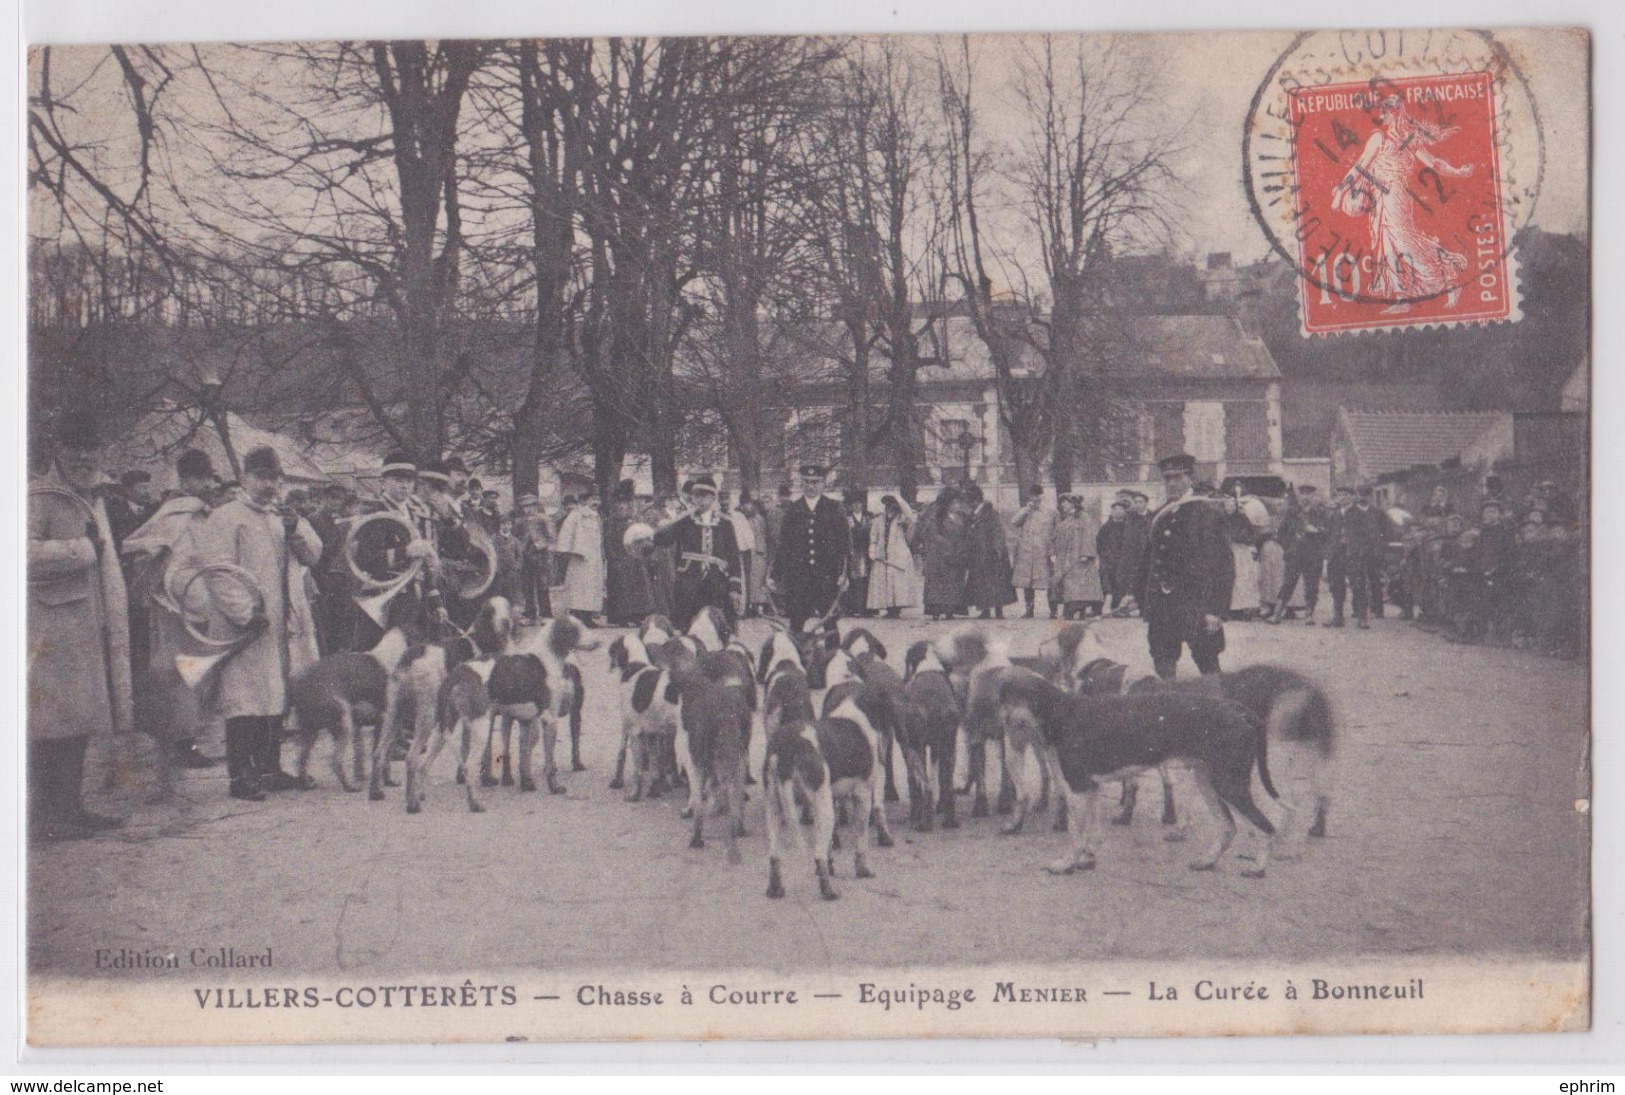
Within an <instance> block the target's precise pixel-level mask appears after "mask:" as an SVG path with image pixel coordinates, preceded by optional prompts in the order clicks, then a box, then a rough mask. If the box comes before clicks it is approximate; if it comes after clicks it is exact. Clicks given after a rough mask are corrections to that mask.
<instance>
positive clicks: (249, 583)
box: [164, 563, 265, 688]
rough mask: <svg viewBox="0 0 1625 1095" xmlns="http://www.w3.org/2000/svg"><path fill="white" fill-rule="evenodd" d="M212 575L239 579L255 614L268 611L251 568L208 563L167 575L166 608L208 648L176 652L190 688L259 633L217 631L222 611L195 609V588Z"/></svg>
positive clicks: (178, 671)
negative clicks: (246, 591) (199, 651)
mask: <svg viewBox="0 0 1625 1095" xmlns="http://www.w3.org/2000/svg"><path fill="white" fill-rule="evenodd" d="M182 575H185V578H186V580H185V581H184V582H181V581H178V580H177V579H178V578H180V577H181V576H182ZM210 575H226V576H229V577H232V578H235V579H237V581H239V582H241V583H242V585H243V586H244V587H245V588H246V589H247V590H248V592H249V594H250V595H251V596H252V597H253V598H254V604H255V608H254V613H255V614H263V613H264V612H265V591H264V590H262V589H261V588H260V585H259V582H258V581H256V580H255V578H254V575H253V574H252V573H251V572H250V571H247V570H244V569H243V568H242V567H240V566H236V565H235V564H232V563H209V564H206V565H204V566H198V567H184V568H175V569H172V570H171V571H170V572H169V574H168V575H166V576H165V578H164V595H165V596H166V597H167V598H168V604H167V605H165V607H166V608H171V609H172V611H174V612H175V614H176V615H177V616H179V617H180V621H181V624H182V626H184V627H185V628H186V633H187V634H188V635H189V636H191V638H192V639H193V640H194V641H195V642H197V643H198V645H200V646H202V647H205V648H207V649H208V650H209V653H207V654H176V655H175V671H176V672H177V673H179V674H180V676H181V680H183V681H185V682H186V684H187V686H188V687H191V688H196V687H197V686H198V684H199V683H201V682H202V680H203V678H205V677H207V676H208V675H209V672H210V670H212V669H214V668H215V667H216V666H218V665H220V664H221V663H222V662H224V661H226V659H228V658H230V657H232V656H233V655H235V654H237V653H239V652H240V651H242V649H243V648H244V647H246V646H248V644H249V643H251V642H253V641H254V640H255V639H256V638H257V637H258V636H259V632H257V631H242V632H239V633H237V634H234V635H222V634H218V633H216V632H215V631H214V627H215V626H216V624H217V622H218V621H219V620H220V619H221V616H220V614H219V613H210V612H209V611H207V610H206V609H204V608H201V607H200V608H198V609H194V608H193V604H194V602H193V597H192V590H193V588H194V587H195V586H196V585H197V583H198V581H199V580H200V579H203V578H207V577H209V576H210ZM177 586H178V590H177ZM204 588H205V589H207V588H208V587H207V586H205V587H204ZM209 597H210V600H211V603H212V598H213V594H212V593H210V594H209Z"/></svg>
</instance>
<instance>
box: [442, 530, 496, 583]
mask: <svg viewBox="0 0 1625 1095" xmlns="http://www.w3.org/2000/svg"><path fill="white" fill-rule="evenodd" d="M462 529H463V532H464V534H465V535H467V537H468V555H467V556H463V557H452V556H451V555H449V554H446V553H442V555H441V557H440V572H441V574H442V575H444V577H445V580H446V585H447V587H448V588H449V589H450V590H451V592H452V594H453V595H455V596H456V597H457V598H458V599H459V600H463V601H477V600H479V599H480V598H481V597H484V596H485V594H486V591H487V590H489V589H490V588H491V585H492V583H494V582H495V581H496V580H497V546H496V544H495V543H493V542H492V540H491V534H490V533H488V532H486V531H485V526H484V525H481V524H480V523H479V522H478V521H470V520H464V521H463V523H462Z"/></svg>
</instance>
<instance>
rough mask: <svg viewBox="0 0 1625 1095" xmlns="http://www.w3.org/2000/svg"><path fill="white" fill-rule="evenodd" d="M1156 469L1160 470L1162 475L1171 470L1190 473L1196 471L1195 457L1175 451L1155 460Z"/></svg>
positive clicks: (1169, 472) (1171, 471) (1170, 472)
mask: <svg viewBox="0 0 1625 1095" xmlns="http://www.w3.org/2000/svg"><path fill="white" fill-rule="evenodd" d="M1157 470H1158V471H1160V472H1162V474H1164V475H1169V474H1172V473H1173V472H1184V473H1185V474H1186V475H1190V474H1192V473H1194V472H1195V471H1196V457H1194V456H1192V455H1190V454H1189V453H1184V452H1179V453H1175V454H1174V455H1172V456H1164V457H1163V458H1162V459H1161V460H1158V461H1157Z"/></svg>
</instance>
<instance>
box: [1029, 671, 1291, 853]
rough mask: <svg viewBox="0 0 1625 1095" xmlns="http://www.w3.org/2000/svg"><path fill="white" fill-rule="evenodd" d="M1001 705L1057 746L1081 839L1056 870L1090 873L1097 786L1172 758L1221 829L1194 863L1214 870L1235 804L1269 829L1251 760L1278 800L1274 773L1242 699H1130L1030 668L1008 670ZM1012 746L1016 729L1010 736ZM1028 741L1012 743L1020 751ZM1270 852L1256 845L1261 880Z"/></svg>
mask: <svg viewBox="0 0 1625 1095" xmlns="http://www.w3.org/2000/svg"><path fill="white" fill-rule="evenodd" d="M999 704H1000V706H1001V707H1003V708H1004V712H1005V719H1006V720H1007V722H1009V723H1010V724H1012V725H1019V724H1027V725H1030V726H1031V727H1032V728H1033V732H1034V734H1036V735H1037V736H1039V737H1042V738H1043V739H1044V740H1045V741H1046V742H1047V743H1048V744H1049V746H1050V747H1051V748H1052V749H1053V750H1054V752H1055V757H1056V762H1057V764H1058V767H1059V769H1060V774H1061V779H1062V783H1063V786H1064V787H1065V789H1066V794H1067V801H1068V812H1069V813H1070V814H1071V815H1072V817H1073V829H1074V830H1075V832H1076V835H1077V843H1076V845H1075V847H1074V848H1073V850H1072V851H1071V853H1069V854H1068V855H1067V856H1064V857H1062V858H1061V859H1059V860H1056V861H1055V862H1053V863H1051V864H1049V866H1048V867H1047V868H1046V869H1047V870H1049V871H1050V872H1051V873H1053V874H1070V873H1071V872H1073V871H1075V870H1089V869H1091V868H1093V867H1094V865H1095V851H1096V848H1097V847H1098V845H1099V842H1100V835H1101V828H1102V826H1101V818H1100V802H1099V798H1100V794H1099V792H1100V783H1101V781H1109V782H1119V781H1121V780H1123V779H1125V778H1127V777H1128V776H1130V775H1132V774H1134V773H1136V772H1140V771H1144V770H1146V769H1148V768H1152V767H1155V766H1156V765H1159V764H1164V763H1167V762H1170V761H1178V762H1182V763H1184V764H1187V765H1189V767H1190V770H1191V773H1192V777H1193V782H1194V783H1195V785H1196V788H1197V791H1198V793H1199V794H1200V795H1201V798H1202V801H1203V802H1204V803H1205V804H1206V805H1207V807H1208V810H1209V811H1210V812H1211V813H1212V815H1213V818H1214V821H1215V822H1216V823H1217V825H1218V827H1219V831H1218V834H1217V839H1216V840H1215V841H1214V843H1213V845H1212V846H1211V848H1210V849H1209V850H1208V852H1207V854H1205V855H1204V856H1202V857H1201V858H1200V859H1198V860H1197V861H1195V862H1194V863H1192V864H1191V865H1190V866H1191V869H1192V870H1199V871H1200V870H1212V869H1213V868H1214V867H1215V866H1216V865H1217V863H1218V861H1219V859H1220V857H1221V856H1223V855H1224V853H1225V851H1226V850H1227V849H1228V848H1229V846H1230V842H1231V840H1232V839H1233V838H1234V837H1235V832H1236V824H1235V820H1234V818H1233V817H1232V816H1231V812H1230V811H1231V809H1232V808H1234V809H1235V810H1236V811H1237V812H1239V813H1240V814H1241V815H1242V816H1243V817H1245V818H1246V819H1247V820H1248V821H1249V822H1250V823H1251V824H1252V826H1253V828H1254V829H1255V830H1257V831H1258V832H1259V833H1261V834H1263V835H1265V836H1270V835H1273V834H1274V832H1275V828H1274V826H1273V825H1272V824H1271V823H1270V820H1269V818H1267V817H1266V816H1264V814H1263V813H1262V812H1261V811H1260V810H1259V809H1258V806H1257V804H1256V803H1255V802H1254V801H1253V797H1252V776H1253V770H1254V766H1255V765H1256V767H1257V770H1258V775H1259V779H1260V781H1261V782H1262V783H1263V786H1264V790H1265V791H1267V792H1268V793H1269V794H1270V796H1271V797H1272V798H1273V797H1277V796H1276V791H1275V787H1274V784H1273V783H1272V781H1271V779H1270V771H1269V762H1268V756H1267V754H1266V752H1265V751H1263V750H1262V749H1261V746H1262V745H1263V743H1264V741H1265V738H1264V735H1263V734H1262V733H1261V732H1260V730H1259V727H1258V726H1257V725H1256V723H1255V722H1254V720H1253V717H1252V715H1251V714H1250V713H1249V712H1248V711H1247V709H1246V708H1244V707H1242V706H1241V705H1240V704H1238V703H1234V702H1232V701H1230V700H1227V699H1225V698H1224V697H1223V696H1221V695H1216V694H1212V693H1205V692H1195V691H1183V690H1167V691H1163V692H1148V693H1144V694H1141V695H1127V696H1076V695H1073V694H1071V693H1069V692H1065V691H1062V690H1061V689H1060V688H1058V687H1056V686H1055V685H1053V684H1051V683H1050V682H1048V681H1046V680H1043V679H1042V678H1040V677H1037V676H1036V675H1033V676H1027V677H1013V678H1010V679H1007V680H1005V681H1003V682H1002V683H1001V684H1000V686H999ZM1011 741H1012V742H1013V743H1017V742H1021V741H1022V736H1021V735H1015V734H1013V735H1012V737H1011ZM1024 749H1025V745H1024V744H1017V745H1016V751H1017V754H1018V757H1019V756H1020V754H1021V753H1022V752H1023V751H1024ZM1268 859H1269V847H1268V844H1267V843H1261V844H1260V850H1259V851H1258V852H1257V853H1256V855H1255V863H1254V865H1253V866H1252V867H1249V868H1244V869H1243V870H1242V872H1241V873H1242V874H1243V875H1245V876H1247V877H1252V878H1261V877H1263V875H1264V870H1265V867H1266V865H1267V863H1268Z"/></svg>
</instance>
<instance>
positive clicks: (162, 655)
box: [123, 449, 215, 768]
mask: <svg viewBox="0 0 1625 1095" xmlns="http://www.w3.org/2000/svg"><path fill="white" fill-rule="evenodd" d="M175 477H176V480H177V482H178V483H179V485H180V490H179V491H178V492H177V493H176V495H175V496H174V497H173V498H169V499H167V500H165V502H164V504H163V505H161V506H159V507H158V512H156V513H154V514H153V515H152V516H151V517H150V518H149V519H148V520H147V522H146V523H145V524H144V525H142V526H141V527H140V528H138V529H136V530H134V531H133V532H131V533H130V535H128V536H126V537H125V538H124V548H123V554H124V556H125V559H126V560H127V561H128V563H129V565H130V568H131V573H132V574H135V575H138V576H139V577H138V579H137V581H136V583H135V584H134V585H132V586H131V589H130V596H131V598H132V599H134V598H135V597H137V596H140V597H144V598H145V599H146V600H147V602H148V604H149V605H150V606H151V607H150V609H149V611H148V613H147V626H148V628H149V642H150V650H151V652H152V656H151V658H150V659H149V661H148V666H147V673H148V674H149V675H156V674H164V675H168V674H172V673H178V671H177V670H176V668H175V656H176V655H177V654H187V653H195V651H194V650H193V649H192V647H193V645H194V644H192V643H190V642H189V641H188V640H187V638H186V629H185V626H184V625H183V624H182V622H181V619H180V617H179V616H177V615H176V614H175V613H174V612H172V611H170V610H169V609H168V608H166V607H164V605H165V604H166V603H167V602H168V600H169V598H170V597H172V596H174V595H175V594H176V593H177V592H178V591H172V584H171V581H170V579H171V577H173V576H175V575H176V574H177V573H179V572H181V571H183V570H184V569H185V568H188V567H195V566H196V565H197V558H198V536H199V535H200V534H201V533H202V531H203V526H204V524H205V523H206V522H207V521H208V519H209V514H210V512H211V509H210V506H209V504H208V502H206V501H205V500H204V499H205V498H206V497H207V496H208V495H209V494H210V493H211V491H212V490H213V487H214V481H215V477H214V466H213V464H212V463H211V462H210V460H209V455H208V454H207V453H205V452H203V451H202V450H201V449H187V450H186V451H185V452H184V453H182V454H181V457H180V459H179V460H178V461H176V463H175ZM159 598H162V600H159ZM134 618H135V614H134V613H131V619H132V620H133V619H134ZM150 679H151V678H150V676H149V680H150ZM183 687H184V685H183ZM210 691H212V689H211V690H210ZM173 694H174V695H180V694H182V693H181V692H180V691H176V692H174V693H173ZM193 710H194V711H195V710H196V707H195V704H194V706H193ZM191 713H192V712H188V714H189V715H190V714H191ZM171 714H175V713H174V712H171ZM180 721H181V720H179V719H176V720H175V723H174V724H172V725H171V726H170V727H169V729H173V730H175V731H176V737H175V738H173V739H172V740H170V741H165V742H161V743H160V745H161V747H163V748H166V749H168V750H169V751H170V755H171V757H172V759H173V760H174V761H175V763H177V764H181V765H184V766H186V767H188V768H212V767H213V766H214V763H215V762H214V761H213V760H211V759H210V758H208V757H206V756H204V755H203V754H202V753H201V752H199V751H198V747H197V740H196V734H195V732H194V733H191V734H188V733H186V732H185V731H184V730H183V729H181V727H180V725H179V723H180ZM195 729H196V727H195V725H194V726H193V730H194V731H195Z"/></svg>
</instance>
